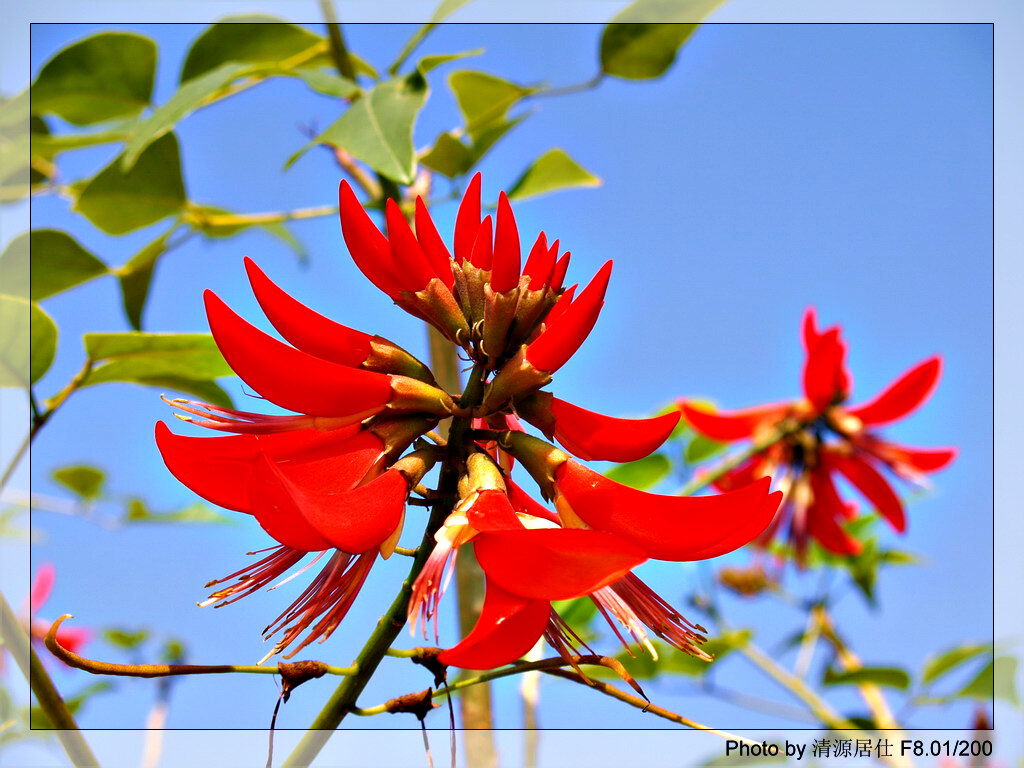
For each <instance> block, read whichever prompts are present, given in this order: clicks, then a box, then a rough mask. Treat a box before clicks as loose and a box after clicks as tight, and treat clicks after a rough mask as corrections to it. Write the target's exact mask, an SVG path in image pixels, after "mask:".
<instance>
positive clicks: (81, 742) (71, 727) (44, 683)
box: [0, 593, 99, 768]
mask: <svg viewBox="0 0 1024 768" xmlns="http://www.w3.org/2000/svg"><path fill="white" fill-rule="evenodd" d="M0 638H2V639H3V642H4V647H5V648H6V649H8V650H9V651H10V652H11V656H13V657H14V661H15V662H16V663H17V665H18V666H19V667H20V668H21V671H22V674H24V675H25V679H27V680H28V681H29V685H30V686H31V688H32V693H34V694H35V696H36V701H37V702H39V706H40V708H41V709H42V710H43V711H44V712H45V713H46V716H47V717H48V718H49V720H50V723H51V725H52V726H53V727H54V728H55V729H56V734H57V738H58V739H59V740H60V743H61V746H62V747H64V751H65V752H67V755H68V757H69V758H70V759H71V762H72V763H73V764H74V765H75V766H78V768H86V767H87V766H98V765H99V762H98V761H97V760H96V757H95V755H93V753H92V750H91V749H90V748H89V744H88V743H87V742H86V740H85V737H84V736H82V733H81V731H79V730H78V725H77V724H76V723H75V718H74V717H73V716H72V714H71V712H70V710H69V709H68V707H67V705H66V704H65V703H64V699H62V698H61V696H60V693H58V692H57V688H56V686H55V685H54V684H53V681H52V680H51V679H50V675H49V674H48V673H47V671H46V667H44V666H43V663H42V662H41V661H40V660H39V657H38V656H37V655H36V652H35V649H34V648H32V644H31V643H30V642H29V637H28V633H27V632H25V630H24V629H23V628H22V626H21V623H20V622H19V621H18V617H17V616H15V615H14V611H12V610H11V606H10V605H8V604H7V598H6V597H4V595H3V594H2V593H0Z"/></svg>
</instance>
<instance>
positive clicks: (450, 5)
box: [430, 0, 473, 24]
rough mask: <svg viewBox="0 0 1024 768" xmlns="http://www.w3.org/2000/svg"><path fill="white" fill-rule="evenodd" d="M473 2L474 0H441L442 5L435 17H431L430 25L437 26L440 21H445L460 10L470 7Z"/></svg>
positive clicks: (435, 12)
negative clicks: (465, 6)
mask: <svg viewBox="0 0 1024 768" xmlns="http://www.w3.org/2000/svg"><path fill="white" fill-rule="evenodd" d="M471 2H473V0H441V3H440V4H439V5H438V6H437V8H436V9H435V11H434V15H433V16H431V17H430V23H431V24H437V23H438V22H439V21H444V20H445V19H447V18H448V17H449V16H451V15H452V14H453V13H455V12H456V11H457V10H459V8H461V7H462V6H464V5H469V4H470V3H471Z"/></svg>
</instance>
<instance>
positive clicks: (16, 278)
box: [0, 232, 30, 298]
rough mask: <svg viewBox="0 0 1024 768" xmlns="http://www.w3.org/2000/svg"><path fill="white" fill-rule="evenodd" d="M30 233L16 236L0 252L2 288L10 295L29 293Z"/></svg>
mask: <svg viewBox="0 0 1024 768" xmlns="http://www.w3.org/2000/svg"><path fill="white" fill-rule="evenodd" d="M29 242H30V240H29V233H28V232H22V233H21V234H20V235H18V236H16V237H15V238H14V239H13V240H11V242H9V243H8V244H7V247H6V248H4V250H3V253H0V290H3V292H4V293H5V294H7V295H8V296H21V297H22V298H24V297H26V296H28V295H29V288H30V286H29V281H30V271H29V270H30V268H29Z"/></svg>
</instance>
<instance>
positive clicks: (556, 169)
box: [508, 149, 601, 200]
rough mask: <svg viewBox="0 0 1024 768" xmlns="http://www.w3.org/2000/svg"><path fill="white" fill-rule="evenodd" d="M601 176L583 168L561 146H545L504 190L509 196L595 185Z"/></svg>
mask: <svg viewBox="0 0 1024 768" xmlns="http://www.w3.org/2000/svg"><path fill="white" fill-rule="evenodd" d="M600 184H601V179H599V178H598V177H597V176H595V175H594V174H592V173H591V172H590V171H588V170H586V169H585V168H583V167H582V166H581V165H580V164H579V163H577V162H576V161H575V160H573V159H572V158H571V157H569V155H568V154H566V153H565V151H564V150H561V149H549V150H548V151H547V152H545V153H544V154H543V155H541V156H540V157H538V158H537V159H536V160H534V161H533V163H532V164H531V165H530V167H529V168H527V169H526V170H525V171H524V172H523V175H522V176H520V177H519V179H518V180H517V181H516V182H515V184H513V185H512V188H511V189H509V191H508V197H509V199H510V200H521V199H523V198H526V197H534V196H536V195H544V194H547V193H548V192H554V191H555V190H558V189H566V188H568V187H597V186H600Z"/></svg>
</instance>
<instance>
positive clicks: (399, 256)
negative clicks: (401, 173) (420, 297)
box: [384, 197, 437, 293]
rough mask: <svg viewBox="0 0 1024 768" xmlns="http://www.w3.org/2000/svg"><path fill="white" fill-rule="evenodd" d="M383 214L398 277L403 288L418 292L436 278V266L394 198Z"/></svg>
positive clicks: (386, 205) (389, 200)
mask: <svg viewBox="0 0 1024 768" xmlns="http://www.w3.org/2000/svg"><path fill="white" fill-rule="evenodd" d="M384 217H385V220H386V221H387V225H388V245H389V246H390V249H391V262H392V263H393V264H394V266H395V278H396V280H397V282H398V284H399V285H400V286H401V287H402V289H403V290H406V291H411V292H413V293H415V292H416V291H420V290H423V288H424V287H425V286H426V285H427V283H429V282H430V281H431V280H433V279H434V278H435V277H437V275H436V274H434V268H433V266H431V264H430V260H429V259H427V256H426V254H425V253H423V249H422V248H420V244H419V242H417V240H416V236H415V235H414V234H413V233H412V229H410V228H409V222H407V221H406V220H405V215H404V214H403V213H402V209H401V208H399V207H398V203H396V202H395V201H394V199H392V198H390V197H389V198H388V199H387V202H386V203H385V204H384Z"/></svg>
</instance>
